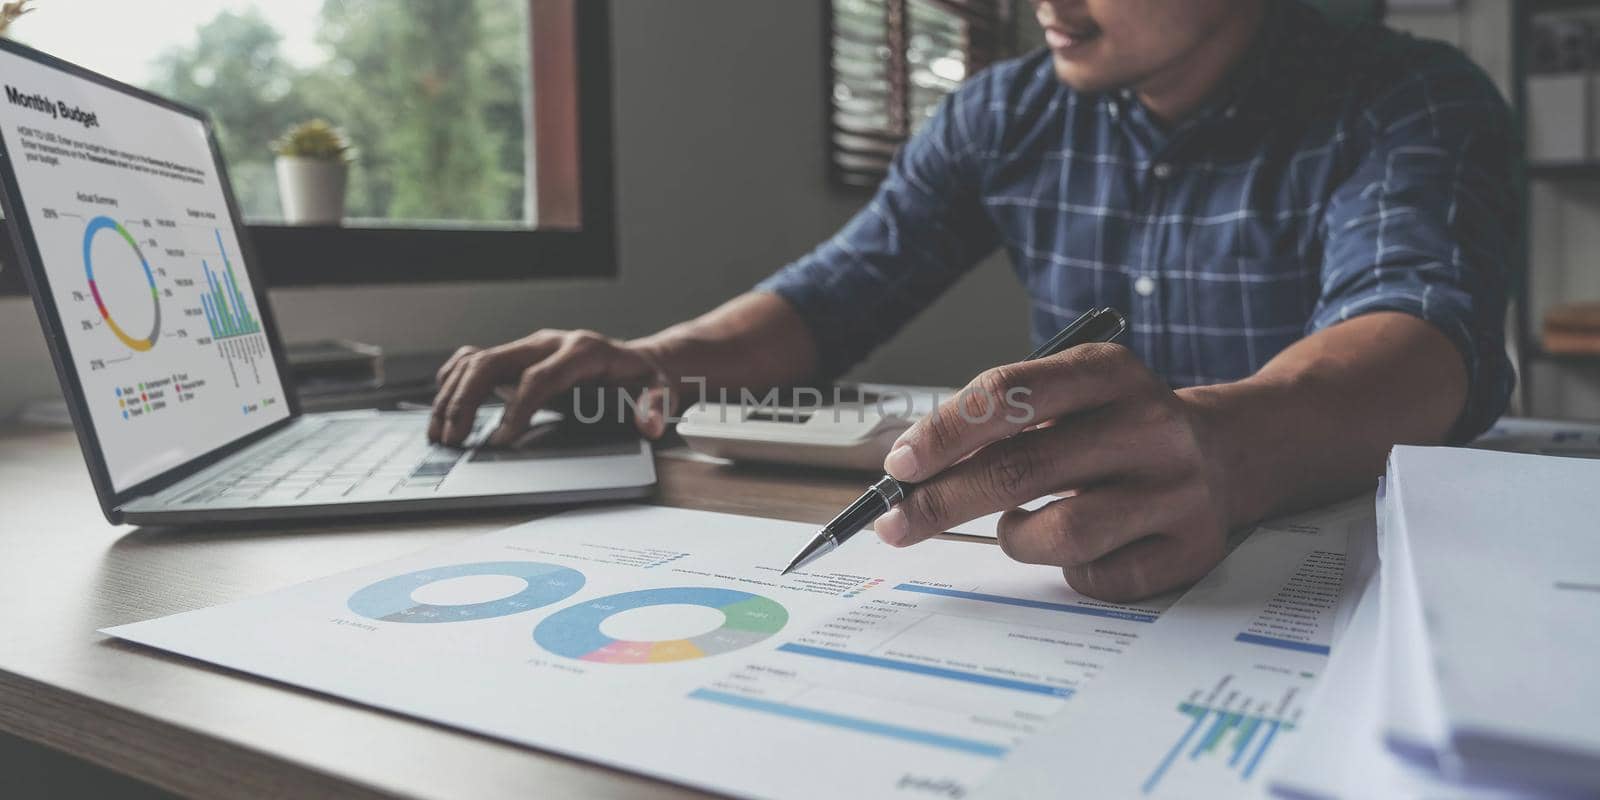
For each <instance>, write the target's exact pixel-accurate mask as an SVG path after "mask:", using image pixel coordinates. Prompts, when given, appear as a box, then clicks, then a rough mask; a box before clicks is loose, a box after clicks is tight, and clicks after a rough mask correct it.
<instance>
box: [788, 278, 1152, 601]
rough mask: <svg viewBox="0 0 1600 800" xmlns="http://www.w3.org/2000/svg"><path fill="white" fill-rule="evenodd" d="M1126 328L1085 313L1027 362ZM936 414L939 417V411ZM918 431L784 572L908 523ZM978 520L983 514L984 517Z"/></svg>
mask: <svg viewBox="0 0 1600 800" xmlns="http://www.w3.org/2000/svg"><path fill="white" fill-rule="evenodd" d="M1126 329H1127V321H1126V320H1124V319H1123V317H1122V315H1121V314H1119V313H1117V312H1116V311H1115V310H1114V309H1109V308H1100V309H1091V310H1090V311H1088V312H1085V313H1084V314H1083V315H1082V316H1080V317H1078V318H1077V319H1076V320H1073V321H1072V322H1071V323H1070V324H1068V325H1067V326H1066V327H1065V328H1062V329H1061V330H1060V331H1059V332H1057V333H1056V335H1055V336H1052V337H1050V339H1049V341H1046V342H1045V343H1044V344H1042V345H1039V347H1038V348H1036V349H1035V350H1034V351H1033V352H1032V353H1030V354H1028V356H1027V358H1025V359H1023V360H1024V361H1035V360H1038V359H1041V358H1047V357H1049V356H1052V355H1055V354H1056V353H1059V352H1061V351H1063V350H1067V349H1068V348H1071V347H1074V346H1077V345H1080V344H1090V343H1094V342H1110V341H1113V340H1115V339H1116V338H1117V337H1118V336H1121V335H1122V332H1123V331H1124V330H1126ZM1009 389H1010V387H1006V390H1003V392H1002V393H1004V391H1008V390H1009ZM1013 394H1014V393H1013ZM968 396H970V393H969V392H967V391H963V392H961V393H960V394H958V395H957V396H956V398H955V399H954V400H953V401H946V402H945V403H943V404H941V406H940V410H943V409H944V408H945V407H949V406H951V404H952V402H953V403H954V404H955V408H956V409H957V411H958V413H959V412H961V411H964V408H963V407H962V405H961V404H962V403H963V402H964V401H965V400H966V398H967V397H968ZM1005 399H1006V400H1007V401H1011V402H1014V401H1015V397H1012V396H1008V397H1006V398H1005ZM985 400H989V401H994V402H996V403H998V402H999V401H1000V400H1001V394H989V395H986V397H985ZM1024 408H1026V407H1024ZM935 413H936V414H937V412H935ZM988 413H989V414H990V415H991V416H993V415H995V414H996V413H998V409H997V408H996V407H994V406H991V407H989V408H988ZM1007 416H1011V415H1007ZM921 424H922V423H920V422H919V423H918V425H921ZM916 427H917V425H913V426H912V428H911V429H910V430H907V431H906V433H905V434H902V435H901V437H900V439H899V440H898V441H896V442H895V446H894V448H892V449H891V450H890V452H889V458H888V459H887V460H886V461H885V462H884V466H885V469H886V470H888V471H889V472H890V474H887V475H884V476H883V477H882V478H880V479H879V480H878V482H877V483H875V484H873V485H872V486H871V487H870V488H868V489H867V491H866V493H865V494H863V495H861V496H860V497H859V498H857V499H856V501H855V502H854V503H851V504H850V505H849V506H847V507H845V510H844V511H841V512H839V515H838V516H836V517H834V518H833V520H832V521H831V522H829V523H828V524H827V525H824V526H823V527H822V530H821V531H818V533H817V535H816V537H814V538H813V539H812V540H811V541H810V542H808V543H807V544H806V546H805V547H803V548H801V549H800V552H799V553H797V554H795V557H794V559H793V560H792V561H790V562H789V566H788V567H785V568H784V570H783V572H784V574H788V573H789V572H791V571H793V570H795V569H798V568H800V567H803V566H805V565H807V564H809V563H811V562H813V561H815V560H816V559H818V558H821V557H822V556H824V555H826V554H828V553H830V552H832V551H833V550H834V549H835V548H837V547H838V546H839V545H841V544H843V543H845V542H846V541H848V540H849V539H850V537H852V536H855V535H856V533H858V532H859V531H860V530H861V529H862V528H865V527H866V526H868V525H870V524H872V522H873V520H875V519H878V518H879V517H882V516H885V515H887V516H890V517H891V518H896V519H898V520H899V522H897V523H895V524H897V525H899V524H903V523H904V520H905V517H904V515H903V514H899V515H898V516H897V515H896V512H895V509H896V508H897V507H898V506H899V505H900V503H901V501H902V500H904V499H905V497H906V494H907V492H908V491H910V489H911V488H912V486H913V482H914V481H915V480H916V478H913V477H911V475H912V474H913V473H918V472H919V470H918V469H917V460H916V455H915V453H914V451H912V450H911V449H910V448H909V447H908V446H907V445H906V444H905V442H906V439H907V436H909V435H910V434H911V432H912V431H914V430H916ZM895 472H898V473H899V474H898V475H896V474H894V473H895ZM922 472H924V473H926V474H928V475H931V474H932V472H931V471H927V470H923V471H922ZM1026 499H1032V498H1026ZM1026 499H1025V500H1026ZM1025 500H1019V501H1018V502H1019V503H1021V502H1025ZM984 513H992V512H984ZM975 516H982V514H978V515H975ZM879 532H880V535H882V534H883V528H882V527H881V526H880V528H879ZM903 538H909V537H903ZM924 538H925V537H924ZM884 540H885V541H888V542H889V543H890V544H895V545H897V546H898V545H900V544H910V541H905V542H898V541H892V540H890V539H889V537H888V536H887V535H884Z"/></svg>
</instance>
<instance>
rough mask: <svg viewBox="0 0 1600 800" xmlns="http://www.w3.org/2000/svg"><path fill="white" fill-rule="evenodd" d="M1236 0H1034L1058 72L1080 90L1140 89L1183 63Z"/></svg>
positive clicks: (1231, 10) (1234, 7)
mask: <svg viewBox="0 0 1600 800" xmlns="http://www.w3.org/2000/svg"><path fill="white" fill-rule="evenodd" d="M1240 5H1241V3H1239V2H1238V0H1034V12H1035V14H1036V15H1037V16H1038V18H1039V24H1040V25H1041V26H1043V27H1044V31H1045V34H1044V35H1045V43H1046V44H1047V45H1048V46H1049V47H1050V52H1051V54H1052V55H1053V56H1054V57H1055V67H1056V76H1057V77H1059V78H1060V79H1061V81H1062V82H1063V83H1065V84H1067V85H1068V86H1071V87H1072V88H1074V89H1077V90H1078V91H1085V92H1098V91H1105V90H1108V89H1120V88H1138V87H1139V86H1140V85H1141V84H1144V83H1145V82H1146V81H1149V80H1152V79H1153V78H1156V77H1158V76H1159V75H1160V74H1161V71H1162V70H1163V69H1164V68H1170V67H1173V66H1174V65H1178V64H1181V62H1182V60H1183V57H1184V56H1186V55H1188V54H1189V53H1191V52H1192V51H1194V50H1195V48H1196V47H1198V46H1199V45H1200V44H1201V43H1203V42H1204V41H1205V40H1206V39H1207V38H1208V37H1210V36H1211V35H1212V34H1214V33H1215V32H1216V30H1217V29H1218V28H1220V27H1222V25H1223V24H1224V23H1225V22H1226V21H1227V19H1228V16H1229V14H1233V13H1238V7H1239V6H1240Z"/></svg>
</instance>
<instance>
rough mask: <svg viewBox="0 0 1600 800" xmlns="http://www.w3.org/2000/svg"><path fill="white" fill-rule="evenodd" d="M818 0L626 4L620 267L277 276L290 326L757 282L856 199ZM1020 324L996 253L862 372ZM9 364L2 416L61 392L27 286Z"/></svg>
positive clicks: (942, 378)
mask: <svg viewBox="0 0 1600 800" xmlns="http://www.w3.org/2000/svg"><path fill="white" fill-rule="evenodd" d="M823 8H824V4H822V3H820V2H795V0H697V2H695V3H693V4H688V3H682V2H675V1H674V0H623V1H622V2H619V3H617V4H616V5H615V12H614V20H613V27H614V29H615V39H614V42H613V47H614V65H615V66H614V70H613V79H614V81H615V93H614V101H615V106H616V122H615V125H616V134H617V181H618V214H619V220H618V227H619V245H620V250H621V254H620V258H621V275H620V277H619V278H618V279H617V280H615V281H562V282H551V281H526V282H513V283H485V284H452V285H442V286H440V285H435V286H396V287H385V288H361V289H285V290H277V291H273V292H272V301H273V306H274V308H275V310H276V311H277V315H278V319H279V321H280V323H281V324H282V327H283V328H284V330H286V331H291V332H292V338H297V339H304V338H316V337H323V336H347V337H351V338H356V339H361V340H364V341H369V342H374V343H376V344H381V345H385V346H388V347H391V348H396V349H406V350H419V349H435V348H445V347H453V346H454V345H457V344H461V343H469V342H470V343H477V344H488V343H494V342H498V341H502V340H505V339H509V338H512V337H515V336H518V335H521V334H523V333H526V332H528V331H531V330H533V329H536V328H540V327H574V326H583V327H590V328H595V329H598V330H601V331H604V332H606V333H609V334H612V335H616V336H634V335H639V334H643V333H647V332H650V331H652V330H655V329H657V328H660V327H662V326H664V325H666V324H669V323H671V322H674V321H677V320H680V319H682V318H684V317H687V316H690V315H693V314H697V313H699V312H701V311H704V310H705V309H707V308H710V307H711V306H713V305H716V304H717V303H718V302H720V301H722V300H724V299H726V298H727V297H729V296H731V295H733V294H735V293H738V292H740V291H742V290H744V289H747V288H749V286H750V285H751V284H753V283H755V282H756V281H757V280H759V279H761V278H762V277H763V276H765V275H766V274H768V273H770V272H771V271H772V270H774V269H776V268H777V267H779V266H781V265H783V264H784V263H786V262H788V261H789V260H791V259H793V258H795V257H796V256H798V255H800V254H802V253H804V252H805V251H806V250H808V249H809V248H810V247H812V246H813V245H814V244H816V243H817V242H818V241H820V240H821V239H823V238H825V237H827V236H828V235H830V234H831V233H832V232H833V231H834V230H835V229H837V227H838V226H839V225H840V224H842V223H843V222H844V221H845V220H846V219H847V218H848V217H849V215H850V214H851V213H852V212H854V210H855V209H856V208H857V207H858V206H859V205H860V204H861V203H862V202H863V198H862V197H861V196H860V195H858V194H850V193H845V192H841V191H839V190H836V189H833V188H831V187H829V186H828V185H827V183H826V181H825V161H824V155H825V154H824V143H823V119H824V113H823V96H824V95H823V87H822V77H823V75H822V63H821V57H822V43H821V40H820V38H819V37H820V36H821V35H822V30H823V28H822V25H823ZM461 257H462V258H471V257H472V254H471V253H463V254H462V256H461ZM1026 331H1027V325H1026V306H1025V305H1024V299H1023V295H1022V293H1021V290H1020V289H1019V288H1018V287H1017V285H1016V281H1015V279H1014V278H1013V277H1012V276H1011V273H1010V270H1009V267H1007V266H1006V265H1005V264H1004V263H1003V262H1002V261H1001V260H999V259H995V260H992V261H991V262H990V263H986V264H985V265H983V266H982V267H980V268H979V269H978V270H976V271H975V272H974V273H973V274H972V275H971V276H969V277H968V278H967V279H966V280H965V281H964V282H963V283H961V284H960V285H958V286H957V287H956V288H955V289H954V290H953V291H952V292H951V293H950V294H949V295H948V296H946V297H945V298H944V300H943V301H942V302H941V303H940V304H939V305H938V306H937V307H935V308H933V309H931V310H930V311H929V312H927V313H926V314H924V315H923V316H922V317H921V318H919V319H918V320H917V321H916V322H915V323H914V324H913V326H912V328H911V329H910V330H908V331H907V333H905V334H903V335H902V336H900V337H899V339H898V340H897V341H896V342H894V343H892V344H891V345H889V346H888V347H886V348H885V349H884V350H882V351H880V352H879V353H878V354H876V355H875V357H874V358H873V359H872V360H871V362H869V363H868V364H866V365H864V366H863V368H862V369H861V370H858V373H859V374H860V375H861V376H863V377H867V378H874V379H878V380H889V381H902V382H927V383H959V382H961V381H964V380H965V379H966V378H967V377H969V376H970V375H971V374H973V373H975V372H976V371H978V370H980V369H982V368H983V367H984V366H987V365H989V364H992V363H994V362H995V361H997V360H1001V359H1003V358H1005V357H1007V356H1012V355H1014V354H1016V353H1018V352H1021V351H1023V350H1024V349H1025V348H1026V345H1027V333H1026ZM0 367H3V370H4V371H3V372H0V374H3V375H5V376H7V379H6V380H5V381H4V382H0V417H3V416H6V415H9V414H10V413H12V412H13V411H15V409H16V408H17V406H18V405H19V404H20V403H22V402H24V401H26V400H28V399H31V398H36V397H41V396H44V397H48V396H53V395H54V394H55V393H56V388H55V378H54V373H53V371H52V370H51V368H50V364H49V359H48V357H47V355H46V353H45V350H44V345H43V341H42V338H41V337H40V335H39V330H38V322H37V320H36V318H35V316H34V313H33V309H32V307H31V306H30V305H29V304H28V303H27V302H26V301H25V300H21V299H4V300H0Z"/></svg>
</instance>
